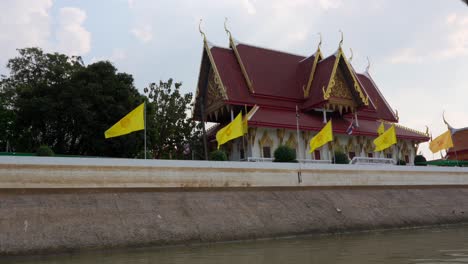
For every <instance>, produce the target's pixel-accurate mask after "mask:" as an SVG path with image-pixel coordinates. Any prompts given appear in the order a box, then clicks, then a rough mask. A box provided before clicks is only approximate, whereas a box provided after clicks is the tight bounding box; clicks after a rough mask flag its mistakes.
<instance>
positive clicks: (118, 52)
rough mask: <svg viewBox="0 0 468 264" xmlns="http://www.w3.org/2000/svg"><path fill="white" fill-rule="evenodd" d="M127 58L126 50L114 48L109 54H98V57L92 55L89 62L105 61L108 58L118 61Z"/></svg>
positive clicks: (111, 60)
mask: <svg viewBox="0 0 468 264" xmlns="http://www.w3.org/2000/svg"><path fill="white" fill-rule="evenodd" d="M126 58H127V52H126V51H125V50H123V49H120V48H115V49H113V50H112V53H111V55H110V56H107V57H106V56H100V57H93V58H91V63H95V62H98V61H105V60H108V61H110V62H119V61H122V60H125V59H126Z"/></svg>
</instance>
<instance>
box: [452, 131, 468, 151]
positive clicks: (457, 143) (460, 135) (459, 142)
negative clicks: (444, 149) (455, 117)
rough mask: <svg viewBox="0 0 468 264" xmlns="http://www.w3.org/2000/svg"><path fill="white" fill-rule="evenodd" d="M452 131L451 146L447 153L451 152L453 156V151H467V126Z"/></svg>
mask: <svg viewBox="0 0 468 264" xmlns="http://www.w3.org/2000/svg"><path fill="white" fill-rule="evenodd" d="M452 131H453V132H452V141H453V148H450V149H449V154H450V153H452V154H453V155H454V156H455V151H457V152H461V151H468V128H462V129H453V130H452ZM454 156H453V157H454Z"/></svg>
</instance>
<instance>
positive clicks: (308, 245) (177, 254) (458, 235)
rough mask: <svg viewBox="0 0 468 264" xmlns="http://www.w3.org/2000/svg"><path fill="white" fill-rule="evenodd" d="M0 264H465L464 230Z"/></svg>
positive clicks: (108, 252)
mask: <svg viewBox="0 0 468 264" xmlns="http://www.w3.org/2000/svg"><path fill="white" fill-rule="evenodd" d="M0 263H2V264H7V263H20V264H26V263H28V264H29V263H35V264H58V263H70V264H84V263H99V264H124V263H174V264H181V263H191V264H195V263H196V264H198V263H200V264H201V263H203V264H215V263H255V264H263V263H264V264H266V263H269V264H270V263H320V264H321V263H343V264H344V263H346V264H365V263H415V264H430V263H431V264H432V263H444V264H447V263H457V264H460V263H468V226H452V227H442V228H427V229H405V230H393V231H373V232H365V233H348V234H339V235H314V236H306V237H295V238H281V239H274V240H260V241H242V242H231V243H218V244H205V245H193V246H177V247H146V248H138V249H124V250H122V249H121V250H102V251H92V252H91V251H89V252H81V253H75V254H63V255H48V256H32V257H2V258H0Z"/></svg>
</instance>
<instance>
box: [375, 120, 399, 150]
mask: <svg viewBox="0 0 468 264" xmlns="http://www.w3.org/2000/svg"><path fill="white" fill-rule="evenodd" d="M396 143H397V139H396V132H395V125H393V126H391V127H390V128H389V129H387V131H385V132H384V133H383V134H382V135H380V136H379V137H378V138H376V139H374V144H375V150H374V151H375V152H377V151H382V150H384V149H386V148H388V147H390V146H391V145H393V144H396Z"/></svg>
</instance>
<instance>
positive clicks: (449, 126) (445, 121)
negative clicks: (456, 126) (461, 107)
mask: <svg viewBox="0 0 468 264" xmlns="http://www.w3.org/2000/svg"><path fill="white" fill-rule="evenodd" d="M442 119H443V120H444V123H445V124H446V125H447V128H449V129H450V128H451V127H452V126H451V125H450V124H449V123H448V122H447V120H445V110H444V111H443V112H442Z"/></svg>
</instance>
